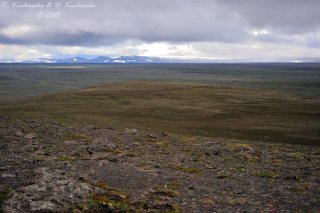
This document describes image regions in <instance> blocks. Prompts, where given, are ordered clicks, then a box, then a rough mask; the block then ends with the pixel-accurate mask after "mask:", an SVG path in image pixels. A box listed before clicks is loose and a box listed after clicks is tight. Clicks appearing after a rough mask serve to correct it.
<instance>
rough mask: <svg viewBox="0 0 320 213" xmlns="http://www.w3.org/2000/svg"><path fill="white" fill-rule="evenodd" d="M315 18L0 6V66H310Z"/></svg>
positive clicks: (143, 2) (240, 9)
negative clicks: (128, 59)
mask: <svg viewBox="0 0 320 213" xmlns="http://www.w3.org/2000/svg"><path fill="white" fill-rule="evenodd" d="M78 2H79V4H78ZM50 3H52V4H50ZM35 4H37V5H35ZM34 6H43V8H32V7H34ZM49 6H50V7H49ZM79 6H80V7H82V8H79ZM319 10H320V0H79V1H78V0H70V1H67V0H60V1H59V0H51V1H49V0H38V1H37V0H35V1H34V0H23V1H22V0H17V1H13V0H0V58H1V59H17V60H25V59H31V58H39V57H46V58H48V57H50V58H51V57H63V56H68V55H108V56H118V55H143V56H159V57H175V58H187V59H188V58H207V59H240V60H273V59H284V60H286V59H290V60H291V59H294V58H306V57H313V58H315V57H320V12H319Z"/></svg>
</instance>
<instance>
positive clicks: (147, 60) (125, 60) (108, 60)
mask: <svg viewBox="0 0 320 213" xmlns="http://www.w3.org/2000/svg"><path fill="white" fill-rule="evenodd" d="M0 63H45V64H48V63H58V64H165V63H320V59H319V58H288V59H262V60H252V59H167V58H160V57H147V56H118V57H108V56H97V57H90V58H85V57H68V58H37V59H31V60H26V61H17V60H1V59H0Z"/></svg>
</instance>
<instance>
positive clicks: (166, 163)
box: [0, 117, 320, 213]
mask: <svg viewBox="0 0 320 213" xmlns="http://www.w3.org/2000/svg"><path fill="white" fill-rule="evenodd" d="M0 124H1V125H0V138H1V144H0V174H1V177H0V190H1V196H2V197H6V199H5V201H4V202H3V205H2V206H3V207H2V208H3V211H4V212H79V213H80V212H244V211H246V212H299V211H300V212H319V210H320V166H319V165H320V147H313V146H299V145H290V144H272V143H260V142H248V141H238V140H225V139H223V138H203V137H191V136H186V135H172V134H168V133H150V132H144V131H141V130H135V129H124V130H118V129H113V128H112V127H107V126H108V125H106V128H96V127H94V126H64V125H61V124H43V123H39V122H36V121H30V120H18V119H13V118H8V117H1V119H0ZM3 200H4V199H3Z"/></svg>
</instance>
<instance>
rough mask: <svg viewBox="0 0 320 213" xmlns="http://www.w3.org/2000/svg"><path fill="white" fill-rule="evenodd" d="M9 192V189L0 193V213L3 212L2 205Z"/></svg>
mask: <svg viewBox="0 0 320 213" xmlns="http://www.w3.org/2000/svg"><path fill="white" fill-rule="evenodd" d="M9 192H10V190H9V189H8V190H5V191H2V192H0V213H3V212H4V211H3V209H2V205H3V203H4V202H5V201H6V200H7V199H8V195H9Z"/></svg>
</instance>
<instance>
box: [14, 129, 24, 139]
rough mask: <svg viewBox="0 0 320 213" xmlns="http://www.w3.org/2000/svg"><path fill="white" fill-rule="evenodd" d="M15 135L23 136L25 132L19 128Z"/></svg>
mask: <svg viewBox="0 0 320 213" xmlns="http://www.w3.org/2000/svg"><path fill="white" fill-rule="evenodd" d="M14 135H15V136H17V137H22V136H23V132H21V131H20V130H18V131H16V133H14Z"/></svg>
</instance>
